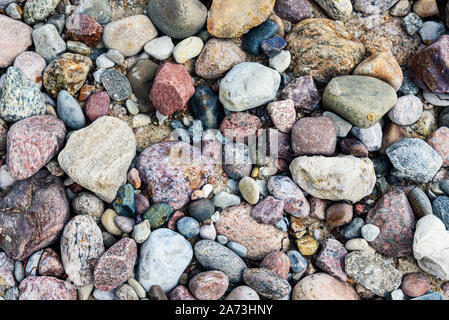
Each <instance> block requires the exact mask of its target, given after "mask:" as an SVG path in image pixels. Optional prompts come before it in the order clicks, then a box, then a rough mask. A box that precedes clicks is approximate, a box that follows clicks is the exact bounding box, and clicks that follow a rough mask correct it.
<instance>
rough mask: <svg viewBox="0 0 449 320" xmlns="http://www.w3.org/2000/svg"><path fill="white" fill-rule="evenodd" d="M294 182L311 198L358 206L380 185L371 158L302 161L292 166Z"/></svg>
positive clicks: (298, 159)
mask: <svg viewBox="0 0 449 320" xmlns="http://www.w3.org/2000/svg"><path fill="white" fill-rule="evenodd" d="M290 172H291V173H292V177H293V180H294V181H295V182H296V183H297V184H298V186H299V187H300V188H301V189H303V190H304V191H305V192H307V193H308V194H310V195H312V196H314V197H317V198H321V199H327V200H334V201H337V200H350V201H352V202H357V201H359V200H360V199H362V198H363V197H365V196H367V195H369V194H371V191H372V189H373V187H374V184H375V182H376V176H375V172H374V166H373V163H372V162H371V160H369V159H368V158H361V159H360V158H355V157H353V156H342V157H334V158H326V157H323V156H314V157H307V156H303V157H298V158H296V159H295V160H293V161H292V163H291V164H290Z"/></svg>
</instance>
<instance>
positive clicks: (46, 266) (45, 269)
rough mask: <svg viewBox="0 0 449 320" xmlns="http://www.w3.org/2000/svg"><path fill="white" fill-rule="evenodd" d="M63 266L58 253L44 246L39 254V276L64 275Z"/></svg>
mask: <svg viewBox="0 0 449 320" xmlns="http://www.w3.org/2000/svg"><path fill="white" fill-rule="evenodd" d="M64 273H65V271H64V266H63V265H62V260H61V257H60V256H59V254H57V253H56V251H55V250H53V249H51V248H45V250H44V252H43V253H42V255H41V258H40V260H39V266H38V274H39V275H40V276H52V277H57V278H59V277H62V276H63V275H64Z"/></svg>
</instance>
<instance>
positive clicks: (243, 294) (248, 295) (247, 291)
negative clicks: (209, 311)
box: [225, 286, 260, 300]
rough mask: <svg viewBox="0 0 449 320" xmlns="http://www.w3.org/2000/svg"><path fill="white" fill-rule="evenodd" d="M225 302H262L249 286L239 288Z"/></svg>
mask: <svg viewBox="0 0 449 320" xmlns="http://www.w3.org/2000/svg"><path fill="white" fill-rule="evenodd" d="M225 300H260V298H259V295H258V294H257V292H256V291H255V290H254V289H251V288H250V287H248V286H238V287H236V288H234V289H232V291H231V292H230V293H229V294H228V295H227V296H226V298H225Z"/></svg>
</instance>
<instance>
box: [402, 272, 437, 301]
mask: <svg viewBox="0 0 449 320" xmlns="http://www.w3.org/2000/svg"><path fill="white" fill-rule="evenodd" d="M401 289H402V291H403V292H404V293H405V294H406V295H408V296H409V297H413V298H416V297H419V296H422V295H424V294H425V293H426V292H427V291H428V290H429V289H430V281H429V279H428V278H427V277H426V276H425V275H424V274H422V273H420V272H412V273H407V274H406V275H405V276H404V277H402V284H401Z"/></svg>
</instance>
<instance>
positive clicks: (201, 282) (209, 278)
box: [189, 270, 229, 300]
mask: <svg viewBox="0 0 449 320" xmlns="http://www.w3.org/2000/svg"><path fill="white" fill-rule="evenodd" d="M228 286H229V278H228V276H227V275H226V274H225V273H223V272H221V271H216V270H213V271H206V272H201V273H198V274H197V275H196V276H194V277H193V278H192V280H190V282H189V289H190V291H191V292H192V294H193V295H194V296H195V297H196V298H197V299H199V300H218V299H220V298H221V297H222V296H223V295H224V294H225V293H226V289H227V288H228Z"/></svg>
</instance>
